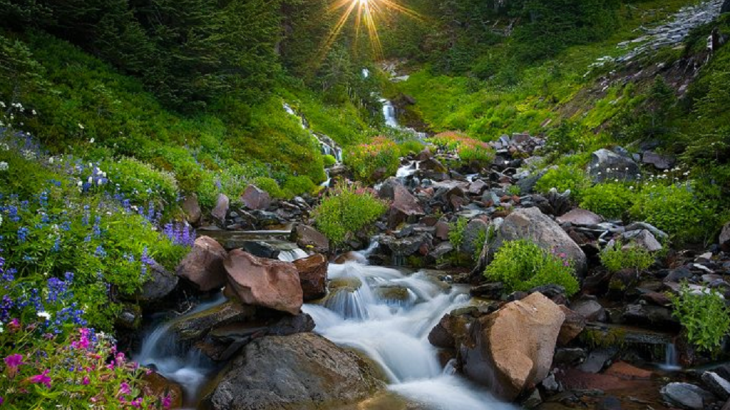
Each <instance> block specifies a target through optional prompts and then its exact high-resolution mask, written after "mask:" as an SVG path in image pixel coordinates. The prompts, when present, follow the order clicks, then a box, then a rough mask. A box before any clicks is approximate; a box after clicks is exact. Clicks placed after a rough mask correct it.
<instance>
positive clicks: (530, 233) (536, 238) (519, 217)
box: [492, 208, 587, 275]
mask: <svg viewBox="0 0 730 410" xmlns="http://www.w3.org/2000/svg"><path fill="white" fill-rule="evenodd" d="M518 239H529V240H531V241H533V242H535V243H536V244H537V245H539V246H540V247H542V248H544V249H548V250H555V251H557V252H560V253H565V254H566V255H567V256H568V258H569V259H570V260H572V261H573V263H574V265H575V270H576V272H577V273H578V274H581V275H582V274H583V273H585V271H586V268H587V260H586V255H585V253H583V251H582V250H581V248H580V247H579V246H578V244H576V243H575V241H573V239H571V238H570V236H568V234H567V233H565V231H564V230H563V229H562V228H561V227H560V225H558V224H557V223H556V222H555V221H553V220H552V219H550V217H548V216H546V215H545V214H543V213H542V212H541V211H540V210H539V209H538V208H521V209H517V210H515V211H514V212H512V213H511V214H510V215H509V216H507V217H506V218H505V219H504V222H502V225H501V226H500V227H499V229H498V230H497V238H496V240H495V242H494V244H493V245H492V249H493V250H497V249H498V248H499V247H500V246H502V244H503V243H504V242H505V241H514V240H518Z"/></svg>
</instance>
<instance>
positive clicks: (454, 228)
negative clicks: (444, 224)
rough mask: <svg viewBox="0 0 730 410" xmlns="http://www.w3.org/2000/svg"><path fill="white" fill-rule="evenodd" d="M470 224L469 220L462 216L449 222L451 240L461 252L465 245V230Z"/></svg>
mask: <svg viewBox="0 0 730 410" xmlns="http://www.w3.org/2000/svg"><path fill="white" fill-rule="evenodd" d="M468 224H469V220H468V219H466V218H462V217H460V218H459V219H457V220H456V222H454V223H452V224H449V228H450V229H449V242H451V245H453V246H454V249H455V250H456V252H461V247H462V245H464V230H466V225H468Z"/></svg>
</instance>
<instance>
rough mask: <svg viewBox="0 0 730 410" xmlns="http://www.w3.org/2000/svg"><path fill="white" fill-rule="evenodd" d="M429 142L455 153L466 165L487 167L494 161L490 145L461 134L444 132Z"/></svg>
mask: <svg viewBox="0 0 730 410" xmlns="http://www.w3.org/2000/svg"><path fill="white" fill-rule="evenodd" d="M429 142H431V143H432V144H434V145H436V146H437V147H439V148H441V149H444V150H447V151H452V152H454V153H455V154H457V155H458V156H459V160H460V161H461V162H462V163H463V164H464V165H474V166H477V167H486V166H489V165H490V164H491V163H492V161H494V156H495V153H494V149H493V148H492V147H491V146H490V145H489V144H487V143H485V142H481V141H478V140H475V139H473V138H469V137H468V136H466V135H465V134H462V133H459V132H442V133H440V134H437V135H435V136H434V137H433V138H431V139H430V140H429Z"/></svg>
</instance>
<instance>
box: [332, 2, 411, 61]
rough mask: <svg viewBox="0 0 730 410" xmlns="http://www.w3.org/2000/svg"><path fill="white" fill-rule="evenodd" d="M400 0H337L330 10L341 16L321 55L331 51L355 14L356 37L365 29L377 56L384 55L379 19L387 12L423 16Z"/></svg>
mask: <svg viewBox="0 0 730 410" xmlns="http://www.w3.org/2000/svg"><path fill="white" fill-rule="evenodd" d="M397 1H398V0H335V2H334V3H333V4H332V5H331V6H330V10H329V11H330V12H332V13H339V12H341V13H342V14H341V15H340V16H339V18H338V20H337V23H336V24H335V25H334V27H333V28H332V30H330V33H329V35H328V36H327V38H326V40H325V42H324V43H323V45H322V47H321V49H320V53H321V54H320V56H321V58H324V56H325V55H326V54H327V52H328V51H329V49H330V47H332V44H333V43H334V42H335V40H336V39H337V37H338V36H339V35H340V33H341V32H342V29H343V28H344V27H345V25H346V24H347V22H348V21H349V20H350V17H351V16H352V15H353V14H354V16H355V39H356V40H357V39H359V38H360V35H361V32H362V31H363V30H366V31H367V36H368V38H369V40H370V46H371V48H372V51H373V54H374V55H375V57H376V58H378V59H379V58H382V57H383V47H382V45H381V43H380V36H379V34H378V21H379V20H381V19H382V18H383V16H385V14H386V13H402V14H404V15H406V16H409V17H412V18H416V19H420V18H421V16H420V15H419V14H418V13H416V12H415V11H413V10H411V9H409V8H408V7H405V6H403V5H401V4H398V3H397Z"/></svg>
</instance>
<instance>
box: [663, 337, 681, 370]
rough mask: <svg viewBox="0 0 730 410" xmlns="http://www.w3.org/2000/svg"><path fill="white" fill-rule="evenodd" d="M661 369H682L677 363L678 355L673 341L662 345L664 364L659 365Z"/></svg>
mask: <svg viewBox="0 0 730 410" xmlns="http://www.w3.org/2000/svg"><path fill="white" fill-rule="evenodd" d="M660 367H661V368H662V369H663V370H668V371H676V370H682V366H680V365H679V356H678V355H677V347H676V346H675V345H674V343H667V344H666V345H664V364H662V365H661V366H660Z"/></svg>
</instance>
